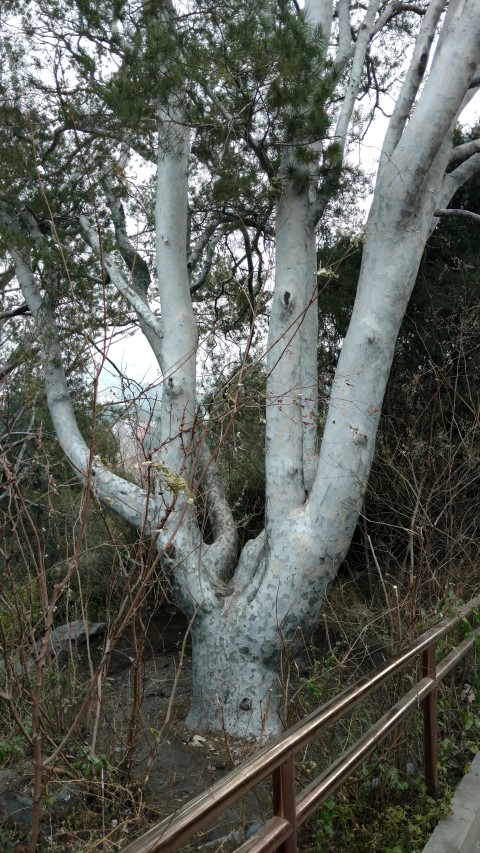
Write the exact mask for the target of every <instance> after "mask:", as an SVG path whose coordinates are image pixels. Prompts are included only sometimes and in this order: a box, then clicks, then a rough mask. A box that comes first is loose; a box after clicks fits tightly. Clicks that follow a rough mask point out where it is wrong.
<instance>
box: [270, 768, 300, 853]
mask: <svg viewBox="0 0 480 853" xmlns="http://www.w3.org/2000/svg"><path fill="white" fill-rule="evenodd" d="M272 792H273V813H274V815H278V816H279V817H283V818H285V820H288V821H289V823H291V825H292V828H293V832H292V835H291V836H290V837H289V838H287V839H286V840H285V841H284V842H283V843H282V844H281V846H280V847H278V848H277V853H297V803H296V794H295V755H290V757H289V758H287V760H286V761H284V763H283V764H281V765H280V767H277V769H276V770H274V771H273V773H272Z"/></svg>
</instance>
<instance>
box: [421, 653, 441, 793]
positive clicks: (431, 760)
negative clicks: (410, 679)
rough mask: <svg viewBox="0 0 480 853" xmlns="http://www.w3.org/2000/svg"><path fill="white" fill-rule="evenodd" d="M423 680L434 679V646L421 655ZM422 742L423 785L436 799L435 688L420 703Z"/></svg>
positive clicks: (436, 735) (436, 741)
mask: <svg viewBox="0 0 480 853" xmlns="http://www.w3.org/2000/svg"><path fill="white" fill-rule="evenodd" d="M422 670H423V677H424V678H435V677H436V663H435V644H434V643H433V644H432V645H431V646H429V647H428V648H427V649H425V651H424V652H423V655H422ZM422 705H423V740H424V754H425V785H426V787H427V793H428V794H429V795H430V797H433V798H434V799H437V797H438V770H437V763H438V728H437V688H436V687H435V689H434V690H432V692H431V693H429V694H428V696H426V697H425V699H424V700H423V702H422Z"/></svg>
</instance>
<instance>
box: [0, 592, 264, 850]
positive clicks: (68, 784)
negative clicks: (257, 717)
mask: <svg viewBox="0 0 480 853" xmlns="http://www.w3.org/2000/svg"><path fill="white" fill-rule="evenodd" d="M186 630H187V623H186V621H185V619H184V618H183V617H182V615H181V614H180V613H179V612H178V611H176V610H174V609H173V608H172V609H169V608H162V609H161V610H160V611H159V612H158V613H157V614H155V615H154V616H153V617H152V618H151V620H150V623H149V626H148V630H147V636H146V644H145V654H144V659H143V661H142V664H141V670H140V672H139V673H138V675H139V682H140V684H141V690H142V694H143V698H142V703H141V718H140V719H139V720H138V724H137V727H136V731H135V736H134V738H135V741H134V742H135V748H134V750H133V754H130V753H128V752H127V745H128V741H129V725H130V720H131V716H132V710H133V708H134V684H135V667H134V663H133V662H134V658H135V656H134V651H133V643H132V641H131V639H129V638H128V637H125V638H123V639H122V641H121V642H120V643H119V645H118V646H117V648H116V649H115V651H114V652H113V654H112V658H111V663H110V667H109V670H108V674H107V677H106V679H105V680H104V683H103V705H102V715H101V720H100V726H99V733H98V746H97V749H96V752H97V754H99V753H104V754H105V755H107V756H108V757H109V764H110V763H111V764H112V765H113V766H115V765H118V764H119V763H120V764H121V762H122V760H123V761H124V762H127V761H128V760H129V755H130V761H131V763H130V767H129V770H130V773H129V780H130V782H129V785H130V788H131V790H132V798H131V801H129V798H128V797H127V804H126V805H123V806H122V809H121V811H122V814H121V815H120V818H121V819H120V821H119V820H118V819H116V818H113V819H112V818H109V820H108V821H107V825H106V826H105V834H107V835H108V830H109V829H111V830H115V827H116V825H117V824H119V825H120V824H122V826H127V827H128V829H127V831H126V832H122V839H121V841H122V843H121V845H119V846H117V845H116V844H115V846H113V847H109V848H106V849H121V847H123V846H125V845H126V844H127V843H128V842H129V841H130V840H132V839H133V838H135V837H138V836H139V835H140V834H141V833H142V831H145V830H146V829H147V828H148V826H151V825H152V824H154V823H157V822H159V821H160V820H162V819H163V818H164V817H168V816H169V815H171V814H172V813H174V812H176V811H177V810H178V809H179V808H180V807H181V806H182V805H184V804H185V803H187V802H188V801H189V800H191V799H192V798H193V797H195V796H196V795H197V794H199V793H201V792H202V791H204V790H205V789H206V788H208V787H209V786H210V785H211V784H212V783H214V782H216V781H218V780H219V779H221V778H222V777H223V776H224V775H225V774H226V773H227V772H228V771H229V770H231V769H232V768H233V767H235V766H236V765H237V764H239V763H240V762H241V761H243V760H244V759H245V758H246V757H247V756H248V755H249V754H251V753H252V751H254V750H255V749H256V748H257V747H258V743H257V741H256V740H255V739H252V740H251V741H244V740H241V741H237V740H235V739H234V738H230V737H228V736H227V735H226V734H223V733H222V734H216V735H202V734H200V733H196V732H192V731H190V730H188V729H187V728H186V727H185V725H184V720H185V717H186V715H187V711H188V706H189V694H190V681H191V659H190V649H189V647H188V644H187V645H186V648H185V649H184V651H183V655H182V644H183V641H184V637H185V632H186ZM102 647H103V640H102V638H101V637H95V638H93V639H92V640H91V642H90V654H91V657H92V659H93V661H94V662H95V659H96V658H100V656H101V653H102ZM78 654H79V668H80V670H81V669H82V667H83V668H85V671H86V670H87V659H86V652H85V649H84V648H83V650H82V649H79V650H78ZM180 660H181V666H180V667H179V664H180ZM172 695H173V699H172ZM167 716H169V717H170V719H169V722H168V724H167V725H165V720H166V718H167ZM92 730H93V720H92V719H90V721H89V725H88V729H86V730H85V732H84V735H85V738H84V742H85V754H87V751H88V750H87V746H88V745H89V744H90V742H91V741H90V739H91V732H92ZM107 775H108V772H106V774H105V777H106V776H107ZM59 776H60V778H54V779H53V780H52V782H51V784H50V794H49V797H48V803H47V804H46V806H45V808H44V815H43V824H44V826H45V825H47V827H48V826H49V827H50V828H49V829H47V830H46V831H44V836H45V835H46V841H47V847H46V848H45V849H50V850H55V851H56V850H67V849H68V850H85V851H88V850H93V849H97V844H98V838H99V837H101V833H100V836H99V834H98V832H94V831H93V830H92V836H93V837H95V838H96V841H95V842H93V844H92V846H90V843H89V842H88V840H87V839H86V838H85V841H84V842H83V843H82V842H80V845H81V846H71V845H70V843H68V844H67V841H66V840H65V842H64V847H62V846H60V847H58V846H57V844H58V843H59V842H60V838H61V837H63V838H65V839H66V838H67V837H68V835H69V833H70V835H71V836H72V837H76V838H77V840H78V839H80V838H82V837H85V835H84V833H83V831H82V827H81V824H82V823H84V822H85V801H87V805H88V800H89V799H90V800H92V804H91V809H92V814H91V821H92V825H93V824H95V823H96V822H97V820H96V816H95V814H94V813H95V812H97V811H98V803H93V799H98V798H97V797H93V798H92V794H91V792H90V793H87V789H86V788H85V784H84V782H83V780H80V779H75V778H74V779H61V773H60V774H59ZM97 776H98V774H97ZM31 781H32V765H31V762H30V761H23V762H21V763H18V764H16V765H15V766H14V767H12V768H9V769H6V770H2V771H0V851H2V827H6V830H4V831H6V832H7V836H8V837H11V838H12V839H13V838H16V839H17V843H16V844H15V846H14V847H12V849H14V850H15V851H17V850H18V851H20V850H22V849H26V847H25V848H23V847H22V846H18V837H19V836H18V832H17V831H16V830H15V825H17V828H23V832H24V835H25V837H26V834H27V831H28V829H29V826H30V823H31V804H32V799H31ZM269 801H270V793H269V786H268V785H266V784H262V785H260V786H258V788H257V789H256V790H255V791H253V792H251V793H250V794H249V795H247V797H245V798H244V800H243V801H242V802H240V803H239V804H238V805H237V806H235V807H232V808H230V809H228V810H227V811H226V812H224V814H223V815H222V816H221V817H220V818H218V819H216V820H215V821H214V822H212V823H211V824H210V825H209V826H208V827H206V828H205V830H204V831H202V832H201V833H200V834H199V836H198V837H197V838H196V839H195V841H194V842H193V843H192V844H191V845H187V846H185V847H183V848H182V849H184V850H202V849H204V850H209V849H212V850H223V851H229V850H234V849H236V847H237V846H238V845H239V844H240V843H241V842H242V841H243V840H244V838H245V831H248V827H251V826H252V825H253V826H255V825H257V824H259V823H263V822H264V820H265V819H266V818H267V817H268V816H269V815H270V811H269ZM110 812H112V810H111V809H110ZM2 815H3V820H2V817H1V816H2ZM108 824H110V826H109V825H108ZM231 833H234V836H235V837H234V841H233V843H232V842H231V841H229V840H226V839H227V838H228V836H229V835H230V834H231ZM110 834H111V835H112V836H113V835H115V834H116V835H117V838H118V835H119V833H118V832H117V833H116V832H115V831H111V833H110ZM93 837H92V841H93ZM112 840H113V838H112ZM118 840H120V839H119V838H118ZM60 843H61V842H60ZM42 847H43V844H41V847H40V849H42ZM6 849H8V847H7V848H6ZM2 853H3V851H2Z"/></svg>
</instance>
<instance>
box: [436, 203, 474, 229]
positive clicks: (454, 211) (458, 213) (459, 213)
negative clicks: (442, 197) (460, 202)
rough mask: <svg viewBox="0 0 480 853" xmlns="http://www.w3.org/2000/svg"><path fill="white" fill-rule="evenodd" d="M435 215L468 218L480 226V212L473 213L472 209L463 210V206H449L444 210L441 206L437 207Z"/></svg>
mask: <svg viewBox="0 0 480 853" xmlns="http://www.w3.org/2000/svg"><path fill="white" fill-rule="evenodd" d="M433 215H434V216H455V217H460V218H463V219H468V220H469V221H470V222H473V223H474V224H475V225H479V226H480V214H478V213H473V211H471V210H462V209H461V208H455V207H448V208H445V209H444V210H442V209H441V208H437V209H436V210H434V211H433Z"/></svg>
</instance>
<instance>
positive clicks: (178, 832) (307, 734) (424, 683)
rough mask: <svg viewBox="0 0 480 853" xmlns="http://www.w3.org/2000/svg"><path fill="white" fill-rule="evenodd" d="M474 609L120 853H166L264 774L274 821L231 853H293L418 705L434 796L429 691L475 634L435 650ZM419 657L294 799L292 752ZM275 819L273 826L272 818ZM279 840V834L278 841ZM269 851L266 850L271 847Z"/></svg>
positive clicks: (447, 621)
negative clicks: (303, 829)
mask: <svg viewBox="0 0 480 853" xmlns="http://www.w3.org/2000/svg"><path fill="white" fill-rule="evenodd" d="M478 608H480V596H477V597H476V598H473V599H472V600H471V601H469V602H468V603H467V604H465V605H463V606H462V607H460V608H458V611H457V614H456V616H454V617H446V618H444V619H442V620H441V621H440V622H438V623H437V624H436V625H434V626H432V627H431V628H429V629H428V630H427V631H425V632H424V633H423V634H421V635H420V636H419V637H418V638H417V640H416V641H415V642H414V643H413V644H412V645H411V646H409V647H408V648H407V649H406V650H405V651H403V652H401V653H400V654H399V655H397V656H396V657H395V658H393V660H392V661H390V662H388V663H386V664H384V665H383V666H382V667H380V668H379V669H377V670H375V671H374V672H373V673H372V674H370V675H369V676H366V677H364V678H361V679H360V680H359V681H357V682H356V683H355V684H354V685H352V686H351V687H348V688H347V689H346V690H344V691H342V693H340V694H338V695H337V696H335V697H334V698H333V699H331V700H329V701H328V702H326V703H325V704H324V705H322V706H321V707H320V708H318V709H317V710H315V711H313V712H312V713H311V714H309V715H308V716H307V717H305V718H304V719H303V720H300V721H299V722H298V723H297V724H296V725H295V726H293V727H292V728H290V729H288V731H286V732H284V733H283V734H281V735H278V736H277V737H275V738H273V739H272V740H270V741H269V742H268V743H267V744H265V746H263V747H262V748H261V749H259V750H258V752H256V753H255V755H253V756H252V757H251V758H249V759H248V760H247V761H245V762H244V763H243V764H240V765H239V766H238V767H236V768H235V769H234V770H232V771H230V773H228V774H227V775H226V776H224V777H223V779H221V780H219V781H218V782H216V783H215V784H213V785H211V787H210V788H208V789H207V790H206V791H203V792H202V793H201V794H199V795H198V796H197V797H195V798H194V799H193V800H191V801H190V802H189V803H187V804H186V805H185V806H183V808H181V809H180V810H179V811H178V812H176V813H175V814H173V815H171V816H170V817H168V818H166V819H165V820H163V821H161V823H159V824H157V825H156V826H154V827H152V828H151V829H150V830H148V832H146V833H145V834H144V835H142V836H141V837H140V838H138V839H137V840H136V841H133V842H131V844H129V845H128V846H127V847H125V848H124V850H123V853H160V851H163V853H171V851H174V850H177V849H178V848H179V847H180V845H181V844H182V843H183V842H185V841H187V840H188V839H190V838H191V837H192V836H193V835H195V834H196V833H197V832H198V831H199V830H200V829H201V828H202V827H203V826H204V825H205V824H206V823H208V822H209V821H211V820H213V818H215V817H216V816H217V815H219V814H221V813H222V812H223V811H225V809H227V808H228V807H229V806H231V805H232V804H233V803H235V802H236V801H237V800H239V799H240V798H241V797H242V796H244V794H246V793H247V792H248V791H250V790H251V789H252V788H253V787H254V786H255V785H257V784H258V783H259V782H261V781H262V780H263V779H265V778H266V777H267V776H269V775H272V784H273V807H274V812H275V817H274V818H272V820H271V821H269V822H267V823H266V824H265V826H264V827H262V829H261V830H259V832H257V833H256V835H255V836H254V837H253V838H252V839H250V840H249V841H247V842H245V844H243V845H242V846H241V847H239V848H238V853H240V851H242V853H247V851H248V853H253V851H258V853H265V851H268V850H271V851H274V850H278V851H281V853H296V851H297V845H296V826H298V825H300V824H301V823H303V821H304V820H306V819H307V817H309V816H310V815H311V814H313V812H314V811H315V810H316V809H318V808H319V806H320V805H321V803H322V802H323V801H324V800H325V799H326V798H327V797H328V796H330V794H331V793H333V791H335V790H336V788H337V787H338V786H339V785H340V784H341V783H342V782H343V781H345V779H347V778H348V777H349V776H350V775H351V774H352V773H353V771H354V770H355V769H356V768H357V767H358V765H359V764H361V763H362V761H364V760H365V759H366V758H367V757H368V756H369V755H370V754H371V753H372V752H373V751H374V749H375V748H376V746H377V745H378V744H379V743H380V742H381V741H382V740H384V738H385V737H387V735H388V734H389V733H390V732H391V731H393V729H394V728H396V726H398V725H399V723H400V722H401V721H402V720H403V718H404V717H405V716H406V714H407V713H408V712H409V711H410V710H412V708H413V707H415V706H416V705H418V704H419V703H422V704H423V708H424V716H425V728H424V731H425V775H426V783H427V789H428V791H429V793H431V794H432V795H433V796H436V793H437V790H436V789H437V774H436V763H437V760H436V743H437V732H436V687H437V684H438V682H439V681H441V680H442V679H443V678H445V676H446V675H447V674H448V673H449V672H450V671H451V670H452V669H453V668H454V667H455V666H456V665H457V663H459V661H460V660H461V659H462V658H463V657H464V656H465V655H466V654H467V652H468V651H469V649H470V648H471V647H472V645H473V643H474V641H475V637H476V636H480V628H478V629H476V630H475V631H473V632H472V633H471V635H470V636H469V637H468V638H467V639H466V640H464V641H463V642H462V643H460V644H459V645H458V646H457V647H456V648H455V649H454V650H453V651H451V652H450V654H449V655H448V656H447V657H445V658H444V660H443V661H442V662H441V664H439V665H438V666H436V665H435V643H436V642H437V641H438V640H440V639H442V638H443V637H444V636H445V635H446V634H448V633H449V632H450V631H452V630H453V629H454V628H455V627H456V626H458V625H459V624H460V623H461V622H462V621H464V620H465V619H467V618H468V616H470V615H471V614H472V612H473V611H474V610H476V609H478ZM419 655H423V678H422V679H421V680H420V681H419V682H417V684H416V685H415V687H414V688H413V689H412V690H410V691H409V692H408V693H407V694H405V696H403V697H402V699H400V700H399V701H398V702H397V703H396V704H395V705H394V706H393V707H392V708H390V710H389V711H388V712H387V713H386V714H385V715H384V716H383V717H382V718H381V719H380V720H379V721H378V722H377V723H376V724H375V725H374V726H373V727H372V728H370V729H369V730H368V731H367V732H366V733H365V734H364V735H363V736H362V737H361V738H360V739H359V740H358V741H357V742H356V743H355V744H354V745H353V746H352V747H350V749H349V750H347V752H346V753H344V755H343V756H342V757H341V758H340V759H337V761H335V762H334V763H333V764H332V765H331V766H330V767H329V768H328V769H327V770H326V771H325V772H324V773H323V774H322V775H321V776H319V777H318V778H317V779H316V780H314V782H312V783H311V784H310V785H309V786H308V787H307V788H305V790H304V791H303V792H302V793H301V794H300V795H299V796H298V797H296V795H295V779H294V757H295V753H296V752H298V751H299V750H301V749H302V748H303V747H304V746H306V745H307V744H309V743H311V742H312V741H313V740H314V739H315V738H316V737H317V736H318V735H319V734H320V732H322V731H323V730H324V729H325V728H327V727H328V726H330V725H331V724H332V723H334V722H336V721H337V720H338V719H340V718H341V717H343V716H345V714H347V713H348V712H349V711H350V710H352V709H353V708H354V707H355V706H356V705H357V704H358V703H359V702H360V701H361V700H362V699H364V698H365V697H366V696H368V695H369V694H370V693H371V692H372V691H373V690H375V689H376V688H377V687H379V686H380V684H382V683H383V682H384V681H385V680H386V679H387V678H390V677H391V676H393V675H396V674H397V673H399V672H401V671H402V670H403V669H404V668H405V667H406V666H407V664H408V663H410V661H412V660H413V659H414V658H417V657H418V656H419ZM279 818H282V821H281V822H280V821H279V820H278V819H279ZM286 833H287V834H286ZM272 845H273V846H272Z"/></svg>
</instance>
